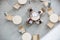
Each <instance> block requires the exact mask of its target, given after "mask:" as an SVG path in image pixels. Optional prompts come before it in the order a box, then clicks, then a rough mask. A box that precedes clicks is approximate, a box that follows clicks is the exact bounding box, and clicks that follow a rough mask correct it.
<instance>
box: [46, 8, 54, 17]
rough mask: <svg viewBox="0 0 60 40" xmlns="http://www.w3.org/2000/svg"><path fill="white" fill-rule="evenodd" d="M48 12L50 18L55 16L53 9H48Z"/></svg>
mask: <svg viewBox="0 0 60 40" xmlns="http://www.w3.org/2000/svg"><path fill="white" fill-rule="evenodd" d="M47 11H48V15H49V16H50V15H52V14H53V9H52V8H48V9H47Z"/></svg>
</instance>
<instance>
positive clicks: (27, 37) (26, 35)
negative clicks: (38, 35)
mask: <svg viewBox="0 0 60 40" xmlns="http://www.w3.org/2000/svg"><path fill="white" fill-rule="evenodd" d="M31 39H32V35H31V34H30V33H27V32H26V33H24V34H23V35H22V40H31Z"/></svg>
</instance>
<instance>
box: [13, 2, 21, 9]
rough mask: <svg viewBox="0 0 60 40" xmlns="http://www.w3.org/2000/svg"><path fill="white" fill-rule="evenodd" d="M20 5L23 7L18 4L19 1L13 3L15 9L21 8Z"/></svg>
mask: <svg viewBox="0 0 60 40" xmlns="http://www.w3.org/2000/svg"><path fill="white" fill-rule="evenodd" d="M20 7H21V5H20V4H18V3H16V4H14V5H13V8H15V9H19V8H20Z"/></svg>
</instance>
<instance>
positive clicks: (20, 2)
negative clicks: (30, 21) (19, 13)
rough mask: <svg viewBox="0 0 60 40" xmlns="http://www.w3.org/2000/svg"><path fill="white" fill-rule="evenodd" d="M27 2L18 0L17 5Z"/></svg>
mask: <svg viewBox="0 0 60 40" xmlns="http://www.w3.org/2000/svg"><path fill="white" fill-rule="evenodd" d="M26 2H27V0H18V3H19V4H26Z"/></svg>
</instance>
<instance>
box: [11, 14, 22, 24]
mask: <svg viewBox="0 0 60 40" xmlns="http://www.w3.org/2000/svg"><path fill="white" fill-rule="evenodd" d="M12 21H13V23H14V24H20V23H21V22H22V18H21V17H20V16H19V15H16V16H13V19H12Z"/></svg>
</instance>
